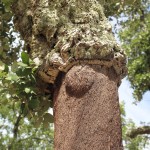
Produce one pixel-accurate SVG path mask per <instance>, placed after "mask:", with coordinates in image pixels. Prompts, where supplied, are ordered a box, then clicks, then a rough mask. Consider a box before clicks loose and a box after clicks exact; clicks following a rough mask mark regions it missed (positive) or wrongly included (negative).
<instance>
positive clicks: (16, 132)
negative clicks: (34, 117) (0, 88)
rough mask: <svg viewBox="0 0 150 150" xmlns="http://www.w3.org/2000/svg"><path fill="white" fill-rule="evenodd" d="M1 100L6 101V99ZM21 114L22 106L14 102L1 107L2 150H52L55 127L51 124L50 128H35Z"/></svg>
mask: <svg viewBox="0 0 150 150" xmlns="http://www.w3.org/2000/svg"><path fill="white" fill-rule="evenodd" d="M1 100H3V101H4V99H1ZM8 101H9V100H8ZM1 102H2V101H1ZM20 114H21V111H20V105H19V104H18V103H15V102H14V101H13V100H12V101H9V103H6V104H5V105H0V137H1V138H0V149H1V150H5V149H11V150H19V149H37V148H38V149H45V150H52V149H53V125H52V124H50V125H49V126H48V128H45V127H44V126H43V125H39V126H38V128H35V126H33V124H31V123H30V122H29V121H28V119H27V118H24V117H23V116H22V115H20ZM20 116H21V117H20Z"/></svg>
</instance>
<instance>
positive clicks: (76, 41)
mask: <svg viewBox="0 0 150 150" xmlns="http://www.w3.org/2000/svg"><path fill="white" fill-rule="evenodd" d="M102 3H103V0H17V1H16V2H15V3H14V4H13V5H12V8H13V9H12V11H13V12H14V14H15V17H14V23H15V27H16V28H17V29H18V30H19V31H20V33H21V36H22V37H23V39H24V40H25V42H26V45H27V48H28V52H29V54H30V56H31V58H32V59H33V60H34V61H35V63H36V64H37V65H39V71H38V75H39V78H40V79H41V80H42V81H43V82H44V83H46V85H47V84H48V85H49V84H53V85H54V87H56V89H55V91H54V114H55V115H54V117H55V139H54V149H55V150H122V144H121V121H120V111H119V104H118V103H119V102H118V93H117V89H118V87H117V86H118V85H119V83H120V80H121V79H122V78H123V77H124V76H125V74H126V67H125V64H126V58H125V54H124V52H123V50H122V49H121V48H120V47H119V45H118V44H117V43H116V40H115V38H114V36H113V34H112V31H111V25H110V24H109V22H108V20H107V18H106V17H105V15H104V12H103V11H104V9H103V6H102ZM108 4H109V1H108ZM109 6H111V5H108V7H109ZM61 72H63V73H64V74H65V75H64V76H63V79H62V82H61V81H59V79H60V78H58V75H59V73H61ZM55 83H58V84H56V85H55ZM44 86H45V85H44ZM41 88H42V90H41V91H44V90H43V87H41ZM49 90H50V89H49Z"/></svg>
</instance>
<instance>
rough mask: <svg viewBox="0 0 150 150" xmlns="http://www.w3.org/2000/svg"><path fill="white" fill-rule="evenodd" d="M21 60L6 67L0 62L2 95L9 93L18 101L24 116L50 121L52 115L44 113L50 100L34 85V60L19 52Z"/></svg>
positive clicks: (0, 91) (10, 97)
mask: <svg viewBox="0 0 150 150" xmlns="http://www.w3.org/2000/svg"><path fill="white" fill-rule="evenodd" d="M21 59H22V61H19V62H14V63H13V64H12V66H9V68H10V69H8V67H6V65H5V64H3V63H2V62H1V70H0V75H1V81H2V83H1V87H0V93H1V95H2V96H6V95H9V99H14V101H16V102H18V103H20V105H21V111H22V113H23V114H24V116H27V117H28V118H29V119H30V118H31V119H32V120H33V119H34V121H35V122H36V120H38V123H39V118H42V119H40V120H41V122H44V124H46V123H47V124H48V123H49V122H50V123H52V120H53V119H52V115H50V114H48V113H46V114H45V112H47V111H48V109H49V108H50V106H51V100H50V99H49V97H48V96H45V95H44V93H42V94H41V93H40V92H39V91H38V89H37V87H36V85H37V82H36V78H35V75H36V69H37V66H35V64H34V62H33V61H31V60H30V59H29V56H28V54H27V53H25V52H22V53H21ZM6 70H7V72H6ZM43 105H44V106H43Z"/></svg>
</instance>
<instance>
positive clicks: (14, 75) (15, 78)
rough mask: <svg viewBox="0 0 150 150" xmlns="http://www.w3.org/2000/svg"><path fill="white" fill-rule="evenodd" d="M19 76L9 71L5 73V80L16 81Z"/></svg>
mask: <svg viewBox="0 0 150 150" xmlns="http://www.w3.org/2000/svg"><path fill="white" fill-rule="evenodd" d="M18 79H19V77H18V76H17V75H16V74H13V73H10V74H8V75H7V77H6V80H10V81H17V80H18Z"/></svg>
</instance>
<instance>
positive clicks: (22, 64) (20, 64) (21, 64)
mask: <svg viewBox="0 0 150 150" xmlns="http://www.w3.org/2000/svg"><path fill="white" fill-rule="evenodd" d="M18 65H19V66H21V67H27V66H28V65H27V64H25V63H22V62H18Z"/></svg>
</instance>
